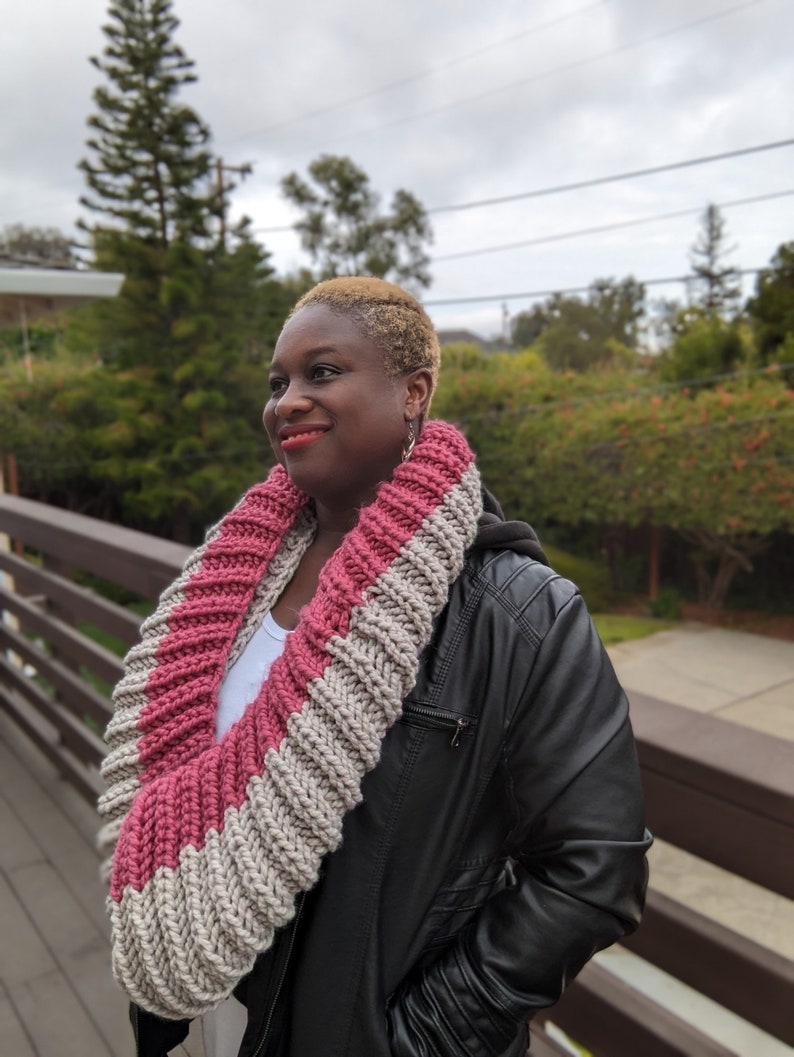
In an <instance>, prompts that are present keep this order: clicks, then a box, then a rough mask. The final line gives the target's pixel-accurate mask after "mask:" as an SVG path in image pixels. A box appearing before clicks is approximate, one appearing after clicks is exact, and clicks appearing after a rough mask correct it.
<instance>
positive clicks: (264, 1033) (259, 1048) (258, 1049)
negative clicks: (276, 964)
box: [251, 892, 305, 1057]
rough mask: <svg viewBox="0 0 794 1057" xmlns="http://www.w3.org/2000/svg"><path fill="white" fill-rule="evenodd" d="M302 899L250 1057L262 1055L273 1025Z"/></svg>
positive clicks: (296, 929)
mask: <svg viewBox="0 0 794 1057" xmlns="http://www.w3.org/2000/svg"><path fill="white" fill-rule="evenodd" d="M304 897H305V893H304V892H301V893H300V895H299V896H298V899H297V904H298V907H297V910H296V911H295V917H294V918H293V919H292V928H291V929H290V936H289V944H288V945H287V953H286V955H285V956H284V962H283V965H282V966H281V972H280V974H279V979H278V983H277V984H276V990H275V992H274V994H273V1001H272V1002H271V1003H270V1012H269V1013H268V1015H267V1021H266V1022H265V1026H264V1029H263V1031H262V1034H261V1036H260V1037H259V1041H258V1043H257V1044H256V1049H255V1050H254V1052H253V1053H252V1054H251V1057H261V1054H262V1052H263V1050H264V1046H265V1043H266V1042H267V1037H268V1035H269V1033H270V1026H271V1024H272V1023H273V1017H274V1016H275V1014H276V1006H277V1005H278V1000H279V997H280V995H281V989H282V987H283V986H284V981H285V979H286V978H287V969H288V968H289V963H290V960H291V958H292V948H293V947H294V946H295V936H296V935H297V932H298V922H299V921H300V916H301V913H302V912H303V900H304Z"/></svg>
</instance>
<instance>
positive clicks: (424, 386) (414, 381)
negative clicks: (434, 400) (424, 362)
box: [403, 367, 433, 422]
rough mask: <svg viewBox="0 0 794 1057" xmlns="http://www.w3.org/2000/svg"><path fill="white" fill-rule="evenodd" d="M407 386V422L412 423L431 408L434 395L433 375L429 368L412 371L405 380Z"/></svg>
mask: <svg viewBox="0 0 794 1057" xmlns="http://www.w3.org/2000/svg"><path fill="white" fill-rule="evenodd" d="M403 381H404V384H405V420H406V422H412V421H413V420H414V419H416V418H420V417H422V416H423V415H424V414H425V412H426V411H427V409H428V407H429V406H430V397H431V396H432V395H433V375H432V374H431V373H430V371H429V370H428V369H427V367H420V368H419V369H418V370H416V371H412V372H411V374H408V375H406V376H405V378H404V379H403Z"/></svg>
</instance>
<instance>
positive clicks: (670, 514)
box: [433, 357, 794, 606]
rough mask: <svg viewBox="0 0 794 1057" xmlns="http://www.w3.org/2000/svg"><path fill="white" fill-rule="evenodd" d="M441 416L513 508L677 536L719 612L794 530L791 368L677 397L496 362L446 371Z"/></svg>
mask: <svg viewBox="0 0 794 1057" xmlns="http://www.w3.org/2000/svg"><path fill="white" fill-rule="evenodd" d="M433 410H434V413H436V414H439V415H441V416H442V417H449V418H452V419H453V420H456V421H458V422H459V423H460V424H461V426H462V427H463V428H464V429H465V431H466V433H467V435H468V436H469V439H470V442H471V443H472V445H473V447H474V448H475V450H476V451H477V452H478V455H479V461H480V465H481V468H482V470H483V473H484V476H485V479H486V483H487V484H488V485H489V487H492V488H493V490H494V491H495V492H496V494H497V495H499V496H500V498H502V499H503V501H504V503H505V505H506V506H507V507H508V509H509V510H510V512H511V513H513V514H518V515H520V516H523V517H526V518H527V519H528V520H531V521H533V522H535V523H538V522H540V523H542V524H548V523H549V522H551V523H556V524H563V525H568V526H588V525H592V526H599V527H604V526H610V525H623V526H627V527H634V526H641V525H656V526H662V527H668V528H670V529H673V530H675V531H676V532H677V533H679V534H680V535H681V536H682V537H684V538H685V539H686V540H687V541H688V542H689V543H690V545H692V546H693V548H694V550H693V554H694V557H695V560H696V565H697V567H698V570H699V573H698V580H699V588H700V593H701V596H702V598H703V599H704V600H705V601H708V602H710V603H711V604H712V605H715V606H719V605H721V603H722V601H723V600H724V598H725V595H726V593H727V591H728V588H729V586H730V584H731V581H732V579H733V577H734V575H735V573H736V572H737V571H738V570H739V569H745V570H747V569H749V568H751V565H752V559H753V556H754V555H755V554H756V553H757V552H758V551H759V549H760V548H761V547H763V545H764V544H765V543H766V541H767V540H768V539H769V538H770V536H771V535H772V534H773V533H780V532H791V530H792V529H793V528H794V469H792V465H793V460H794V391H792V390H791V389H788V388H787V387H786V384H785V381H784V380H783V378H782V377H781V375H780V373H774V374H770V375H769V376H768V377H764V376H762V377H751V379H750V380H749V381H748V380H743V379H737V380H736V381H734V382H732V383H731V384H730V385H722V386H719V387H717V388H709V387H702V388H700V387H698V388H696V389H688V388H686V387H678V386H677V387H674V388H669V387H664V386H662V387H659V386H654V385H652V384H651V385H649V384H648V382H645V383H644V384H641V383H639V382H638V381H637V379H636V377H634V376H633V375H630V374H624V373H620V372H616V371H609V372H607V371H597V372H590V373H588V374H576V373H573V372H568V373H566V374H560V373H557V372H552V371H547V370H546V371H544V370H540V371H538V370H536V369H530V370H527V369H526V367H525V365H523V364H511V362H510V358H509V357H507V358H504V359H503V360H500V359H498V358H497V357H492V358H491V360H490V362H489V363H488V364H487V365H483V366H481V367H478V366H470V367H467V368H463V367H462V368H459V369H457V370H454V369H453V370H449V371H447V373H446V375H442V382H441V387H440V390H439V393H438V394H437V396H436V398H435V400H434V405H433Z"/></svg>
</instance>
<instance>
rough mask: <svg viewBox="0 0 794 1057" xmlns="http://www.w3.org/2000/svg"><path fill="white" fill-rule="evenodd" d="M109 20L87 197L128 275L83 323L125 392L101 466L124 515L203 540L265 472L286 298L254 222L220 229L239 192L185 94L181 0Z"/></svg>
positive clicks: (145, 1) (119, 4)
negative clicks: (275, 351) (265, 407)
mask: <svg viewBox="0 0 794 1057" xmlns="http://www.w3.org/2000/svg"><path fill="white" fill-rule="evenodd" d="M109 18H110V21H109V22H108V24H107V25H106V26H104V33H105V36H106V38H107V41H108V43H107V45H106V47H105V49H104V51H103V54H102V57H101V58H99V59H92V62H93V64H94V65H95V66H96V68H97V69H98V70H100V71H101V72H102V73H103V74H104V75H105V77H106V80H107V83H106V84H105V85H103V86H101V87H99V88H97V89H96V91H95V93H94V101H95V103H96V105H97V107H98V113H96V114H94V115H93V116H92V117H91V118H90V119H89V126H90V128H91V129H92V130H93V135H92V137H91V138H90V139H89V141H88V147H89V150H90V156H91V160H84V161H82V162H81V163H80V167H81V169H82V170H83V172H84V173H85V177H86V181H87V183H88V189H89V192H88V194H86V196H85V197H84V198H83V199H82V201H83V204H84V205H86V206H87V207H88V208H89V209H91V210H92V211H93V212H94V213H95V214H97V216H98V218H99V219H98V222H97V223H96V225H95V226H94V227H93V228H91V229H88V230H90V234H91V239H92V248H93V254H94V265H95V267H99V268H102V269H105V270H113V271H120V272H123V273H124V275H125V276H126V278H125V282H124V285H123V287H122V291H121V294H120V295H119V296H118V297H117V298H113V299H109V300H106V301H103V302H99V303H97V304H96V305H95V306H91V308H90V309H87V310H85V311H84V312H83V313H82V319H81V322H80V324H79V325H78V326H76V327H75V330H74V334H75V340H79V341H81V342H82V343H83V344H85V343H88V344H90V345H91V346H93V347H95V348H96V350H97V351H98V353H99V355H100V358H101V361H102V363H103V365H104V371H105V382H106V383H107V392H108V394H112V399H110V400H109V399H103V401H102V406H103V408H104V411H103V416H100V419H99V420H98V421H97V422H96V423H95V425H94V429H93V434H92V437H93V442H94V443H95V445H96V452H97V455H96V466H97V470H96V472H97V475H98V476H101V479H102V483H103V487H108V486H110V485H112V487H114V488H115V490H116V503H117V509H118V516H119V517H121V518H122V519H123V520H124V521H125V522H127V523H129V524H133V525H135V526H137V527H141V528H146V529H149V530H150V531H159V532H162V533H164V534H166V535H172V536H176V537H177V538H179V539H183V540H187V539H188V538H193V539H195V538H197V537H199V536H200V534H201V532H202V531H203V528H204V526H205V525H206V523H207V522H208V521H209V520H211V519H214V518H217V516H218V515H219V514H220V513H221V512H222V511H223V510H224V509H226V508H228V506H229V505H230V503H231V502H233V501H234V499H236V497H237V496H238V495H239V493H240V491H241V490H242V489H243V488H245V487H246V486H247V485H248V484H250V483H252V482H253V481H254V480H255V479H256V478H257V477H258V476H259V475H260V474H261V472H262V461H263V454H264V453H265V449H266V444H265V442H264V437H263V435H262V431H261V404H262V403H263V401H264V391H265V385H264V378H263V373H262V360H263V359H264V354H265V353H266V346H267V344H268V343H272V341H273V340H274V334H275V333H277V326H278V324H280V319H279V320H278V321H276V319H275V318H273V317H276V316H278V315H279V314H281V318H283V310H284V306H283V304H282V300H283V298H281V297H280V285H279V284H278V283H277V282H275V280H274V279H273V270H272V268H271V267H270V265H269V264H268V260H267V257H268V255H267V253H266V252H265V251H264V250H263V248H262V247H261V246H259V245H258V244H257V243H255V242H254V241H253V240H252V239H251V238H250V235H249V234H248V230H247V227H246V225H245V223H243V224H242V225H241V226H239V227H238V228H236V229H235V230H234V231H232V232H231V233H230V236H229V238H228V239H224V238H223V237H222V235H221V228H222V225H221V223H220V221H221V220H222V217H223V211H224V210H225V207H226V201H225V198H226V195H227V194H228V192H229V191H230V190H231V188H230V187H228V186H227V187H226V188H218V187H217V186H216V182H215V181H214V179H213V176H214V172H213V164H214V163H213V158H212V155H211V153H210V151H209V149H208V143H209V136H210V133H209V130H208V128H207V126H206V125H205V124H204V123H203V121H202V120H201V119H200V118H199V116H198V115H197V114H196V113H195V111H193V110H192V109H190V107H188V106H187V105H185V104H184V103H183V102H182V101H181V99H180V93H181V91H182V90H183V89H184V88H186V87H188V86H189V85H190V84H191V83H192V82H194V81H195V80H196V75H195V73H194V72H193V63H192V61H191V60H190V59H188V58H187V56H186V55H185V53H184V52H183V50H182V49H181V48H180V47H179V45H178V44H177V43H176V42H175V40H174V34H175V32H176V29H177V27H178V21H177V19H176V18H175V17H174V16H173V14H172V13H171V3H170V0H113V2H112V3H111V4H110V7H109ZM111 383H112V384H111ZM99 384H100V385H101V384H102V380H101V379H100V381H99ZM111 405H112V406H111Z"/></svg>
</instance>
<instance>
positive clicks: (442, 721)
mask: <svg viewBox="0 0 794 1057" xmlns="http://www.w3.org/2000/svg"><path fill="white" fill-rule="evenodd" d="M400 722H401V723H404V724H405V725H406V726H409V727H419V728H420V729H422V730H438V731H441V732H446V733H448V734H449V747H450V748H452V749H457V748H459V747H460V746H461V744H462V742H463V739H464V737H467V736H468V735H470V734H473V733H474V731H475V728H476V727H477V717H476V716H470V715H466V713H463V712H450V711H448V710H447V709H444V708H433V707H432V706H430V705H420V704H417V703H416V702H415V701H406V702H405V703H404V704H403V711H402V716H401V717H400Z"/></svg>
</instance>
